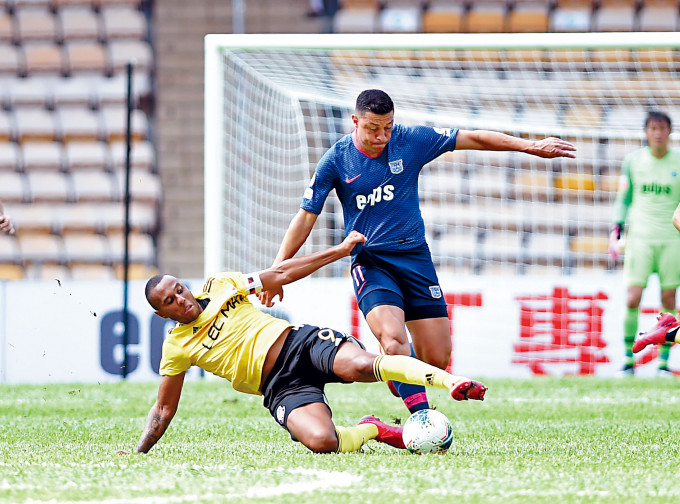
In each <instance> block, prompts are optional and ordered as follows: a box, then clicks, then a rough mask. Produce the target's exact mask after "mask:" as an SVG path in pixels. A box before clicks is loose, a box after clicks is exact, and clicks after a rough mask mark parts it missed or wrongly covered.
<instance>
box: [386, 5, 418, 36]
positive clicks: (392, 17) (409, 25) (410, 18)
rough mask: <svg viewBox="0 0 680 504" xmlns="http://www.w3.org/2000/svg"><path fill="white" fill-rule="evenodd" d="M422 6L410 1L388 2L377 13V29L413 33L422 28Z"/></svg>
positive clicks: (388, 31) (387, 31)
mask: <svg viewBox="0 0 680 504" xmlns="http://www.w3.org/2000/svg"><path fill="white" fill-rule="evenodd" d="M422 12H423V10H422V8H421V6H420V5H413V3H412V2H408V3H400V2H390V3H389V4H388V5H387V6H386V7H385V8H384V9H383V10H382V11H381V12H380V15H379V31H381V32H384V33H415V32H420V31H422V29H423V23H422V15H423V14H422Z"/></svg>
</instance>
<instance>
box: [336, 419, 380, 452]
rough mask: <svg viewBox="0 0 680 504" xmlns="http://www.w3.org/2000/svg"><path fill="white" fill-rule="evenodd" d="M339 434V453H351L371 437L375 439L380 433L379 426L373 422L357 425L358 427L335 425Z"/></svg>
mask: <svg viewBox="0 0 680 504" xmlns="http://www.w3.org/2000/svg"><path fill="white" fill-rule="evenodd" d="M335 432H337V434H338V453H349V452H354V451H357V450H358V449H359V448H361V447H362V446H363V445H364V444H365V443H366V442H367V441H368V440H369V439H374V438H375V437H377V435H378V428H377V427H376V426H375V425H373V424H372V423H365V424H361V425H357V426H356V427H339V426H337V425H336V426H335Z"/></svg>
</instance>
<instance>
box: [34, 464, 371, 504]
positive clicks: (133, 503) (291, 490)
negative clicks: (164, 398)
mask: <svg viewBox="0 0 680 504" xmlns="http://www.w3.org/2000/svg"><path fill="white" fill-rule="evenodd" d="M289 472H290V473H291V474H299V475H302V476H308V477H310V478H307V479H304V480H303V481H296V482H294V483H283V484H281V485H277V486H274V487H269V488H267V487H264V488H251V489H249V490H247V491H245V492H239V493H226V494H223V493H220V494H200V495H198V494H193V495H191V494H184V495H178V496H169V497H161V496H155V497H153V496H152V497H136V498H111V499H97V500H96V501H82V500H78V501H64V500H58V499H49V500H35V499H27V500H26V501H24V504H175V503H182V502H196V501H220V500H225V499H238V498H243V497H246V498H257V497H273V496H278V495H285V494H302V493H305V492H312V491H315V490H323V489H326V488H337V487H347V486H350V485H353V484H355V483H356V482H358V481H360V480H361V479H362V478H361V476H357V475H355V474H350V473H346V472H339V471H321V470H315V469H294V470H292V471H289Z"/></svg>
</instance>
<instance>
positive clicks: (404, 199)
mask: <svg viewBox="0 0 680 504" xmlns="http://www.w3.org/2000/svg"><path fill="white" fill-rule="evenodd" d="M457 135H458V130H457V129H443V128H431V127H429V126H414V127H407V126H403V125H400V124H395V125H394V127H393V128H392V136H391V138H390V141H389V143H388V144H387V147H385V150H384V151H383V152H382V154H381V155H380V156H379V157H377V158H375V159H372V158H369V157H368V156H366V155H365V154H363V153H362V152H360V151H359V150H358V149H357V148H356V146H355V145H354V142H353V141H352V135H346V136H344V137H343V138H341V139H340V140H338V141H337V142H336V143H335V145H333V146H332V147H331V148H330V149H329V150H328V152H326V154H324V156H323V157H322V158H321V160H320V161H319V164H318V165H317V167H316V171H315V172H314V176H313V177H312V180H311V182H310V184H309V187H308V188H307V190H306V191H305V194H304V197H303V199H302V204H301V205H300V208H302V209H303V210H306V211H308V212H311V213H314V214H317V215H318V214H320V213H321V210H322V209H323V205H324V202H325V201H326V198H327V197H328V193H330V191H331V189H335V192H336V194H337V195H338V199H339V200H340V203H341V204H342V211H343V216H344V220H345V233H346V234H347V233H349V232H350V231H352V230H356V231H359V232H360V233H362V234H363V235H364V236H366V243H364V247H365V248H368V249H375V250H387V249H389V250H407V249H411V248H414V247H417V246H419V245H422V244H423V243H425V224H424V223H423V218H422V216H421V214H420V201H419V198H418V175H420V171H421V170H422V169H423V166H424V165H425V164H427V163H429V162H430V161H432V160H433V159H435V158H437V157H438V156H440V155H441V154H443V153H444V152H447V151H452V150H454V149H455V148H456V136H457Z"/></svg>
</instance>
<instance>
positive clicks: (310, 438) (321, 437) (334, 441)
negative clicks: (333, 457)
mask: <svg viewBox="0 0 680 504" xmlns="http://www.w3.org/2000/svg"><path fill="white" fill-rule="evenodd" d="M301 441H302V443H303V444H304V445H305V446H306V447H307V448H309V449H310V450H311V451H313V452H314V453H333V452H336V451H337V450H338V435H337V433H336V432H335V429H331V430H329V429H323V428H319V429H317V428H312V429H310V430H309V431H308V432H306V433H305V435H304V439H302V440H301Z"/></svg>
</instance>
